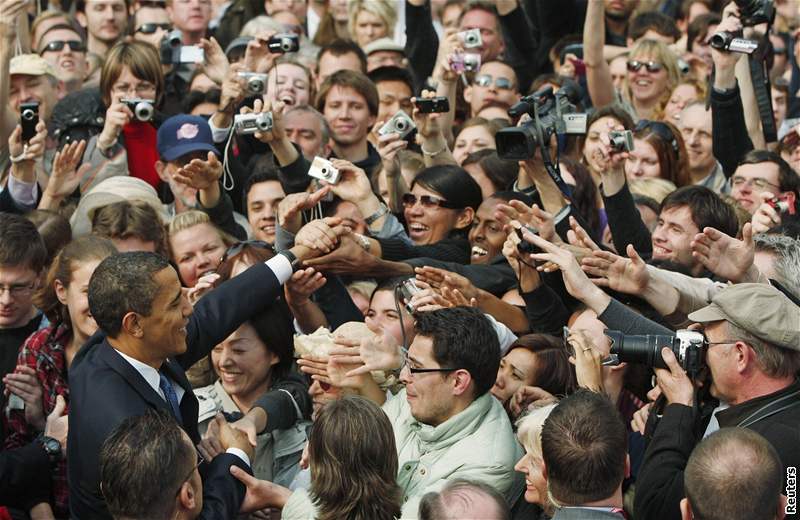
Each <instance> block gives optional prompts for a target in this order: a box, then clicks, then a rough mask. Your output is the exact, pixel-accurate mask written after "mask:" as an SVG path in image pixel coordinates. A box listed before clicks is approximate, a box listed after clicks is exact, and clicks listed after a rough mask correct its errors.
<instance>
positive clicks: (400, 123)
mask: <svg viewBox="0 0 800 520" xmlns="http://www.w3.org/2000/svg"><path fill="white" fill-rule="evenodd" d="M415 128H417V125H415V124H414V121H413V120H412V119H411V118H410V117H409V116H408V114H406V113H405V112H403V111H402V110H398V111H397V113H396V114H395V115H393V116H392V118H391V119H390V120H388V121H386V124H384V125H383V126H382V127H380V129H378V135H387V134H399V135H400V139H405V138H406V137H407V136H408V134H410V133H411V132H413V131H414V129H415Z"/></svg>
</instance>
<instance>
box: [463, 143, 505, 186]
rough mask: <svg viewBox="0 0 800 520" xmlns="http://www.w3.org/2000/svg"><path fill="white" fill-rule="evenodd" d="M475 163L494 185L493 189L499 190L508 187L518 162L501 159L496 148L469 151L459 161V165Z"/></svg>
mask: <svg viewBox="0 0 800 520" xmlns="http://www.w3.org/2000/svg"><path fill="white" fill-rule="evenodd" d="M470 164H477V165H478V167H479V168H480V169H481V171H483V173H484V175H486V177H487V178H488V179H489V181H490V182H491V183H492V186H494V191H501V190H505V189H507V188H509V187H510V186H511V185H512V184H513V183H514V181H515V180H516V178H517V173H518V172H519V164H518V163H517V161H511V160H509V159H501V158H500V156H499V155H497V150H493V149H491V148H484V149H483V150H478V151H476V152H470V153H469V154H467V156H466V157H465V158H464V161H463V162H462V163H461V167H462V168H463V167H465V166H469V165H470Z"/></svg>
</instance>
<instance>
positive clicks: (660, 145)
mask: <svg viewBox="0 0 800 520" xmlns="http://www.w3.org/2000/svg"><path fill="white" fill-rule="evenodd" d="M633 136H634V138H636V139H641V140H642V141H645V142H647V144H649V145H650V146H652V147H653V150H655V152H656V155H657V156H658V165H659V168H660V170H661V174H660V178H662V179H666V180H668V181H670V182H672V183H673V184H675V186H677V187H679V188H680V187H682V186H687V185H689V184H691V179H690V178H689V159H688V154H687V152H686V144H685V143H684V141H683V135H682V134H681V132H680V131H679V130H678V129H677V128H676V127H675V125H673V124H672V123H670V122H668V121H648V120H646V119H642V120H640V121H639V123H638V124H637V125H636V128H635V129H634V132H633Z"/></svg>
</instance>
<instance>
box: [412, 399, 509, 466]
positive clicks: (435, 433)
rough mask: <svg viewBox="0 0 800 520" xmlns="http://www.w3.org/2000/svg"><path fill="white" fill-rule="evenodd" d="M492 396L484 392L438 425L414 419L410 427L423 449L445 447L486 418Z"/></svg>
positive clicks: (479, 424)
mask: <svg viewBox="0 0 800 520" xmlns="http://www.w3.org/2000/svg"><path fill="white" fill-rule="evenodd" d="M493 399H494V397H493V396H492V395H491V394H490V393H489V392H486V393H485V394H483V395H482V396H480V397H479V398H477V399H475V400H474V401H472V403H470V405H469V406H468V407H467V408H466V409H464V410H463V411H461V412H460V413H458V414H456V415H454V416H453V417H451V418H449V419H448V420H446V421H445V422H443V423H442V424H440V425H439V426H430V425H427V424H422V423H420V422H417V421H415V422H414V423H412V425H411V428H412V429H416V430H417V431H418V434H419V439H420V445H421V448H423V450H424V451H430V450H440V449H445V448H448V447H450V446H452V445H453V444H455V443H457V442H458V441H460V440H461V439H463V438H465V437H468V436H469V435H471V434H472V433H474V432H475V431H476V430H477V429H478V428H479V427H480V426H481V424H482V423H483V421H484V420H486V419H487V414H489V412H490V410H491V407H492V401H493Z"/></svg>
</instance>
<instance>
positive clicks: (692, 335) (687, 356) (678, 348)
mask: <svg viewBox="0 0 800 520" xmlns="http://www.w3.org/2000/svg"><path fill="white" fill-rule="evenodd" d="M605 334H606V336H608V337H609V339H611V353H610V355H609V356H608V358H606V359H605V360H604V361H603V364H604V365H618V364H620V363H621V362H623V361H625V362H629V363H640V364H642V365H645V366H648V367H654V368H667V365H666V363H664V358H663V357H661V349H663V348H664V347H667V348H669V349H671V350H672V352H673V353H675V358H676V359H677V360H678V363H679V364H680V365H681V367H682V368H683V369H684V370H685V371H686V374H687V375H688V376H689V377H690V378H692V379H694V378H696V377H697V375H698V374H700V372H701V371H702V370H703V368H705V366H706V351H707V349H708V340H706V338H705V336H704V335H703V334H702V333H701V332H697V331H694V330H688V329H681V330H679V331H677V332H676V333H675V335H674V336H667V335H663V336H662V335H651V334H648V335H628V334H623V333H622V332H620V331H618V330H606V331H605Z"/></svg>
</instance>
